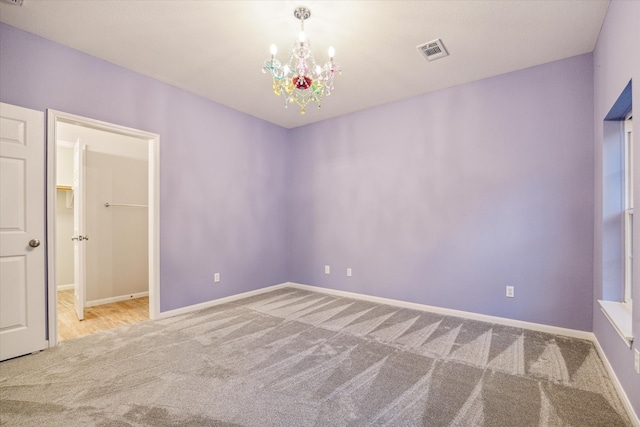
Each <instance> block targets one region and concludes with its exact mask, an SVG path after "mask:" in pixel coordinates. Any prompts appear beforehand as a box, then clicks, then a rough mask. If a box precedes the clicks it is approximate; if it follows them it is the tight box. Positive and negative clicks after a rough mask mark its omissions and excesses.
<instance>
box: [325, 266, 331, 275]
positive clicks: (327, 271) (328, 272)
mask: <svg viewBox="0 0 640 427" xmlns="http://www.w3.org/2000/svg"><path fill="white" fill-rule="evenodd" d="M324 274H331V267H329V266H328V265H325V266H324Z"/></svg>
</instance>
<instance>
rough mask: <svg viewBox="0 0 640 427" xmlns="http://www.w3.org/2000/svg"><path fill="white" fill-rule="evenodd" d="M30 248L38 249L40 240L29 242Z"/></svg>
mask: <svg viewBox="0 0 640 427" xmlns="http://www.w3.org/2000/svg"><path fill="white" fill-rule="evenodd" d="M29 246H31V247H32V248H37V247H38V246H40V240H38V239H31V240H29Z"/></svg>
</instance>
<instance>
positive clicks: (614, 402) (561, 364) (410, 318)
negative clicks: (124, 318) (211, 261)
mask: <svg viewBox="0 0 640 427" xmlns="http://www.w3.org/2000/svg"><path fill="white" fill-rule="evenodd" d="M0 419H1V422H0V424H2V425H3V426H4V425H6V426H14V425H20V426H21V425H29V426H45V425H46V426H76V425H77V426H369V425H372V426H422V425H424V426H463V427H470V426H501V427H514V426H607V427H613V426H630V425H631V423H630V421H629V419H628V418H627V416H626V415H625V413H624V409H623V406H622V404H621V402H620V400H619V398H618V396H617V395H616V393H615V390H614V388H613V385H612V383H611V381H610V379H609V378H608V376H607V372H606V370H605V369H604V366H603V364H602V361H601V360H600V359H599V357H598V354H597V352H596V350H595V348H594V347H593V345H592V344H591V343H590V342H589V341H583V340H578V339H573V338H566V337H561V336H555V335H549V334H544V333H540V332H533V331H530V330H524V329H518V328H512V327H506V326H500V325H495V324H490V323H482V322H477V321H472V320H466V319H461V318H457V317H450V316H443V315H438V314H433V313H427V312H422V311H416V310H409V309H405V308H398V307H395V306H391V305H382V304H375V303H371V302H367V301H361V300H356V299H348V298H340V297H335V296H329V295H325V294H320V293H314V292H309V291H304V290H298V289H293V288H284V289H279V290H277V291H272V292H268V293H264V294H262V295H258V296H254V297H250V298H245V299H243V300H240V301H237V302H234V303H229V304H224V305H220V306H217V307H213V308H210V309H207V310H203V311H200V312H197V313H193V314H189V315H183V316H177V317H173V318H170V319H164V320H160V321H155V322H146V323H142V324H138V325H134V326H130V327H125V328H121V329H118V330H113V331H108V332H103V333H100V334H96V335H93V336H90V337H85V338H79V339H76V340H71V341H66V342H63V343H62V344H61V345H60V346H58V347H57V348H54V349H51V350H47V351H44V352H41V353H38V354H35V355H30V356H25V357H22V358H18V359H14V360H9V361H6V362H3V363H1V364H0Z"/></svg>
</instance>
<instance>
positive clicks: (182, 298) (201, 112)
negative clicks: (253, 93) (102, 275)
mask: <svg viewBox="0 0 640 427" xmlns="http://www.w3.org/2000/svg"><path fill="white" fill-rule="evenodd" d="M0 100H1V101H2V102H6V103H9V104H15V105H20V106H23V107H27V108H31V109H35V110H40V111H45V110H46V109H55V110H60V111H64V112H68V113H72V114H77V115H81V116H85V117H90V118H93V119H98V120H103V121H106V122H110V123H115V124H119V125H123V126H129V127H133V128H137V129H142V130H146V131H149V132H155V133H158V134H160V193H161V194H160V289H161V292H160V294H161V304H160V306H161V311H166V310H170V309H175V308H179V307H184V306H188V305H191V304H196V303H200V302H204V301H209V300H211V299H214V298H219V297H223V296H227V295H232V294H237V293H240V292H244V291H249V290H253V289H258V288H261V287H264V286H267V285H273V284H277V283H282V282H286V281H287V279H288V266H287V240H286V227H287V221H286V213H287V212H286V209H285V208H284V206H285V200H286V199H285V194H286V190H287V188H286V186H287V181H286V178H287V176H286V164H285V162H286V152H287V141H286V136H287V134H286V130H285V129H282V128H280V127H278V126H275V125H272V124H269V123H267V122H264V121H261V120H258V119H255V118H252V117H249V116H247V115H245V114H242V113H239V112H237V111H234V110H231V109H229V108H226V107H224V106H221V105H218V104H215V103H213V102H210V101H207V100H205V99H203V98H200V97H198V96H195V95H193V94H190V93H188V92H185V91H182V90H179V89H177V88H175V87H172V86H169V85H166V84H164V83H161V82H159V81H157V80H154V79H151V78H148V77H144V76H141V75H139V74H136V73H133V72H130V71H127V70H125V69H123V68H121V67H118V66H115V65H113V64H110V63H108V62H105V61H102V60H99V59H96V58H94V57H91V56H89V55H86V54H83V53H80V52H78V51H75V50H72V49H69V48H67V47H65V46H62V45H59V44H56V43H53V42H51V41H48V40H45V39H43V38H40V37H37V36H35V35H33V34H30V33H26V32H24V31H20V30H18V29H16V28H13V27H10V26H7V25H5V24H0ZM214 272H220V273H221V279H222V281H221V283H220V284H216V285H215V286H214V285H213V274H214Z"/></svg>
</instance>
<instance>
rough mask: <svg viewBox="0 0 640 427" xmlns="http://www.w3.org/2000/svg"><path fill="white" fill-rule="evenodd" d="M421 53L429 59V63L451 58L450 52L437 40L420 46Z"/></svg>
mask: <svg viewBox="0 0 640 427" xmlns="http://www.w3.org/2000/svg"><path fill="white" fill-rule="evenodd" d="M418 50H419V51H420V53H421V54H422V55H423V56H424V57H425V58H426V59H427V61H435V60H436V59H440V58H444V57H445V56H449V52H447V49H445V47H444V45H443V44H442V40H440V39H435V40H433V41H430V42H428V43H425V44H421V45H420V46H418Z"/></svg>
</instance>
